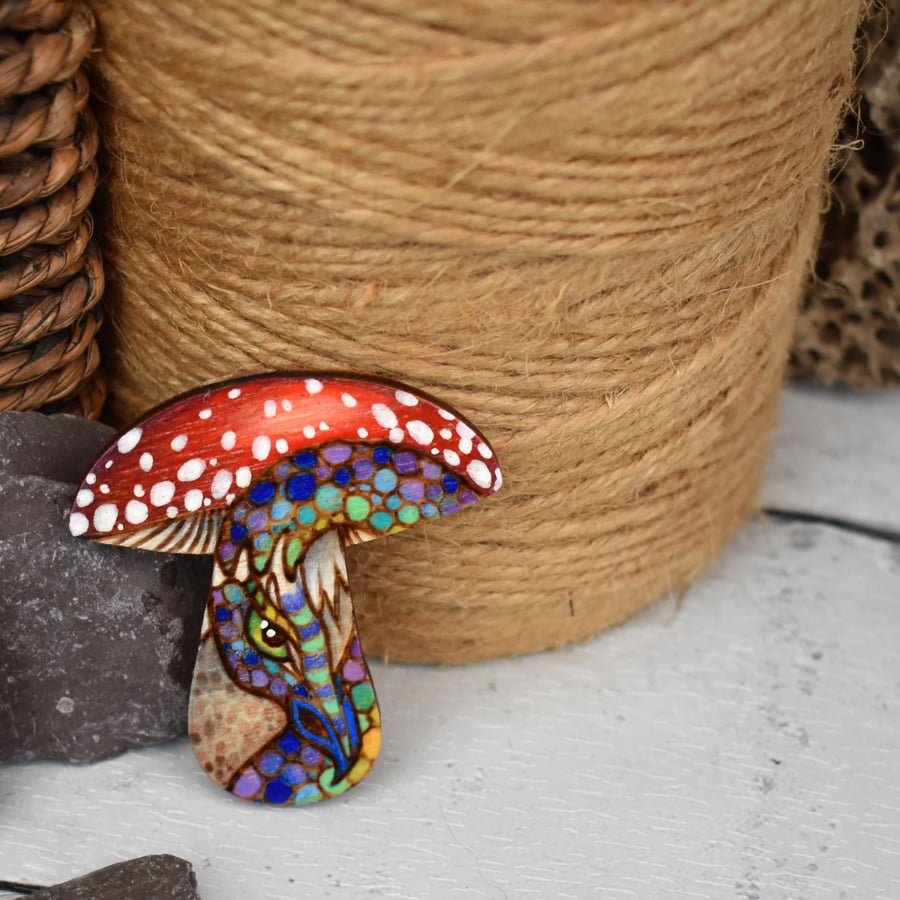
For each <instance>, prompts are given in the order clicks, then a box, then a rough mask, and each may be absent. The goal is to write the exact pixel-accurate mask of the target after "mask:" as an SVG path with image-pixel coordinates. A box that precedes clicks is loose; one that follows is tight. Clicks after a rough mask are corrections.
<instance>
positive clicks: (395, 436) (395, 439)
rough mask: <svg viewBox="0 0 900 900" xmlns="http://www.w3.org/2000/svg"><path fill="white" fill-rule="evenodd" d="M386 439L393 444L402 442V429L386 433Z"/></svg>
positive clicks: (394, 429)
mask: <svg viewBox="0 0 900 900" xmlns="http://www.w3.org/2000/svg"><path fill="white" fill-rule="evenodd" d="M388 437H389V438H390V440H391V442H392V443H394V444H399V443H400V441H402V440H403V429H402V428H392V429H391V430H390V432H388Z"/></svg>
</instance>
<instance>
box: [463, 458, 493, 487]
mask: <svg viewBox="0 0 900 900" xmlns="http://www.w3.org/2000/svg"><path fill="white" fill-rule="evenodd" d="M466 471H467V472H468V473H469V477H470V478H471V479H472V481H474V482H475V484H477V485H478V486H479V487H483V488H489V487H490V486H491V470H490V469H489V468H488V467H487V466H486V465H485V464H484V463H483V462H482V461H481V460H480V459H473V460H472V461H471V462H470V463H469V464H468V465H467V466H466Z"/></svg>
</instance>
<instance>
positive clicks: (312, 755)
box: [300, 744, 322, 766]
mask: <svg viewBox="0 0 900 900" xmlns="http://www.w3.org/2000/svg"><path fill="white" fill-rule="evenodd" d="M300 759H302V760H303V762H304V764H305V765H307V766H317V765H318V764H319V763H320V762H321V761H322V754H321V753H319V751H318V750H316V749H314V748H313V747H310V746H309V744H307V745H306V746H305V747H304V748H303V749H302V750H301V751H300Z"/></svg>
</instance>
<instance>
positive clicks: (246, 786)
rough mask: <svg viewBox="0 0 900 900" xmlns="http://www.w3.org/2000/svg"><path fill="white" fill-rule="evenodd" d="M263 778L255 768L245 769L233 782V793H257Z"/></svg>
mask: <svg viewBox="0 0 900 900" xmlns="http://www.w3.org/2000/svg"><path fill="white" fill-rule="evenodd" d="M262 784H263V780H262V778H261V777H260V775H259V772H257V771H256V769H249V768H248V769H247V771H246V772H244V774H243V775H241V777H240V778H238V780H237V781H236V782H235V785H234V793H235V794H237V795H238V797H243V798H245V799H246V798H247V797H252V796H253V795H254V794H257V793H259V789H260V788H261V787H262Z"/></svg>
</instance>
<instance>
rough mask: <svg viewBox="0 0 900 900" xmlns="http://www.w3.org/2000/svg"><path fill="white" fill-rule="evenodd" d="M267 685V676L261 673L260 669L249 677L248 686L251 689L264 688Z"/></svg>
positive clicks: (255, 670)
mask: <svg viewBox="0 0 900 900" xmlns="http://www.w3.org/2000/svg"><path fill="white" fill-rule="evenodd" d="M268 683H269V676H268V675H266V673H265V672H263V670H262V669H254V670H253V674H252V675H251V676H250V684H252V685H253V687H258V688H261V687H265V686H266V685H267V684H268Z"/></svg>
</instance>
